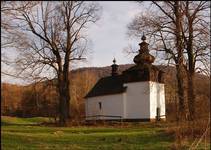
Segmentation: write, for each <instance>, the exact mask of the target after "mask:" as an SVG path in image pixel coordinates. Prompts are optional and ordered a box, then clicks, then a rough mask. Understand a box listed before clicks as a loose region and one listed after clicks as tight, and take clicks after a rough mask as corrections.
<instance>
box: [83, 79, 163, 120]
mask: <svg viewBox="0 0 211 150" xmlns="http://www.w3.org/2000/svg"><path fill="white" fill-rule="evenodd" d="M124 86H126V87H127V90H126V92H125V93H121V94H114V95H105V96H96V97H90V98H87V99H86V101H85V107H86V116H96V115H105V116H122V118H123V119H155V118H156V115H157V113H156V111H157V107H160V111H161V112H160V115H161V116H163V115H165V90H164V84H161V83H157V82H151V81H150V82H148V81H146V82H132V83H126V84H124ZM99 102H101V103H102V109H101V110H100V109H99ZM162 118H165V116H163V117H162ZM86 119H87V120H91V119H105V120H106V119H115V118H113V117H100V118H89V117H88V118H86ZM116 119H119V118H116Z"/></svg>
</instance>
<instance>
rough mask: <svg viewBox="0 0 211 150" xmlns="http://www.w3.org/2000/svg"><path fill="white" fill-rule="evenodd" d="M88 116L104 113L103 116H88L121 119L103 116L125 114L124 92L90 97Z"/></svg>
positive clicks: (87, 104)
mask: <svg viewBox="0 0 211 150" xmlns="http://www.w3.org/2000/svg"><path fill="white" fill-rule="evenodd" d="M99 103H101V109H100V107H99ZM85 105H86V106H85V107H86V116H96V115H102V116H101V117H86V119H87V120H92V119H119V118H118V117H103V116H121V117H123V116H124V105H123V93H121V94H113V95H104V96H96V97H90V98H87V99H86V102H85Z"/></svg>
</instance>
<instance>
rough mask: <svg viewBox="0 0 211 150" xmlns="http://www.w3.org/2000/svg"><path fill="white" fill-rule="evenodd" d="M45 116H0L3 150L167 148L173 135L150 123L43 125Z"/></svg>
mask: <svg viewBox="0 0 211 150" xmlns="http://www.w3.org/2000/svg"><path fill="white" fill-rule="evenodd" d="M48 120H49V119H47V118H42V117H38V118H24V119H23V118H15V117H1V122H2V126H1V128H2V132H1V140H2V144H1V148H2V149H3V150H45V149H48V150H142V149H149V150H153V149H158V150H165V149H170V147H171V145H172V143H173V142H174V138H173V136H172V135H167V134H166V133H165V132H164V129H163V127H162V126H158V125H156V126H155V125H152V124H150V123H141V124H133V125H132V126H129V127H127V128H121V127H111V126H110V127H85V126H81V127H66V128H64V127H63V128H60V127H46V126H38V125H36V124H39V123H40V122H42V121H48Z"/></svg>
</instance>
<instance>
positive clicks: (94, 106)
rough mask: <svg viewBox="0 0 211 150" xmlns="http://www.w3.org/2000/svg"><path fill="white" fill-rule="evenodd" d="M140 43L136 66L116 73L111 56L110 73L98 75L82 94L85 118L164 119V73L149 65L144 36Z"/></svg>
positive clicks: (88, 119) (150, 62) (152, 58)
mask: <svg viewBox="0 0 211 150" xmlns="http://www.w3.org/2000/svg"><path fill="white" fill-rule="evenodd" d="M141 39H142V42H141V43H140V44H139V46H140V49H139V54H138V55H136V56H135V57H134V59H133V61H134V62H135V65H134V66H132V67H130V68H129V69H127V70H125V71H123V72H122V73H121V74H118V73H117V72H118V65H117V64H116V61H115V59H114V61H113V62H114V64H113V65H112V66H111V67H112V72H111V75H110V76H108V77H104V78H101V79H100V80H99V81H98V82H97V83H96V84H95V86H94V87H93V88H92V89H91V90H90V91H89V92H88V94H87V95H86V96H85V112H86V120H87V121H90V120H124V121H153V120H165V89H164V77H163V75H164V72H163V71H162V70H160V69H159V68H158V67H156V66H154V65H152V63H153V62H154V60H155V57H154V56H152V55H151V54H150V53H149V49H148V43H147V42H146V37H145V36H144V35H143V37H142V38H141Z"/></svg>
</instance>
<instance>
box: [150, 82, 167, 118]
mask: <svg viewBox="0 0 211 150" xmlns="http://www.w3.org/2000/svg"><path fill="white" fill-rule="evenodd" d="M157 107H159V108H160V115H161V118H165V90H164V84H161V83H157V82H152V81H150V118H151V119H155V118H156V116H157Z"/></svg>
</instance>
